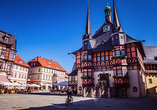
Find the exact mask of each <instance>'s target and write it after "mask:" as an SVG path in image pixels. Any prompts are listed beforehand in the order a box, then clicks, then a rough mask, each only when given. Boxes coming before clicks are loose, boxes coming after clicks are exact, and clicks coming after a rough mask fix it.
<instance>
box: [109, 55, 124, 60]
mask: <svg viewBox="0 0 157 110" xmlns="http://www.w3.org/2000/svg"><path fill="white" fill-rule="evenodd" d="M115 58H125V59H127V56H122V55H120V56H114V57H112V59H115Z"/></svg>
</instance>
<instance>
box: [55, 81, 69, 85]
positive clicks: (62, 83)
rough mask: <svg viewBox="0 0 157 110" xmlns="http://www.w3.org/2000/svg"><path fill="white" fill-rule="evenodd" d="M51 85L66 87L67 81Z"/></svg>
mask: <svg viewBox="0 0 157 110" xmlns="http://www.w3.org/2000/svg"><path fill="white" fill-rule="evenodd" d="M53 85H59V86H68V81H64V82H60V83H56V84H53Z"/></svg>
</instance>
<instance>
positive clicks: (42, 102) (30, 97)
mask: <svg viewBox="0 0 157 110" xmlns="http://www.w3.org/2000/svg"><path fill="white" fill-rule="evenodd" d="M66 98H67V96H66V95H64V94H62V95H57V94H50V93H49V92H43V91H42V92H34V93H32V94H0V110H19V109H23V110H63V109H68V110H157V94H154V95H147V96H146V97H144V98H111V99H107V98H101V99H97V98H83V97H80V96H73V99H74V102H73V104H72V105H69V106H65V104H64V103H65V99H66Z"/></svg>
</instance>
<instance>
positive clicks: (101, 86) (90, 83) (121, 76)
mask: <svg viewBox="0 0 157 110" xmlns="http://www.w3.org/2000/svg"><path fill="white" fill-rule="evenodd" d="M111 11H113V15H111ZM104 12H105V18H106V20H105V21H104V23H103V24H102V26H101V27H100V28H99V29H98V30H97V31H96V32H95V34H94V35H92V31H91V22H90V13H89V5H88V9H87V21H86V28H85V34H84V35H83V36H82V47H81V48H80V49H78V50H77V51H75V52H72V54H74V55H75V56H76V62H75V63H74V67H73V70H72V72H71V74H70V75H69V86H71V87H72V89H73V90H74V91H76V92H77V94H81V95H83V96H84V97H87V96H90V97H116V96H117V97H143V96H145V95H146V93H147V87H146V76H145V66H144V58H145V57H146V54H145V50H144V47H143V44H142V41H140V40H136V39H134V38H132V37H131V36H129V35H127V34H126V33H125V32H124V31H123V29H122V26H121V23H120V21H119V17H118V14H117V9H116V5H115V2H114V0H113V9H111V7H110V6H108V4H107V6H106V7H105V9H104Z"/></svg>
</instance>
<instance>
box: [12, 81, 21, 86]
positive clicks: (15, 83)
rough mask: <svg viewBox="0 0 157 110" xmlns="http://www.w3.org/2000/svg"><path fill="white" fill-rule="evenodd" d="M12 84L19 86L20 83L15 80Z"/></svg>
mask: <svg viewBox="0 0 157 110" xmlns="http://www.w3.org/2000/svg"><path fill="white" fill-rule="evenodd" d="M12 84H13V85H14V86H21V84H19V83H17V82H14V83H12Z"/></svg>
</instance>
